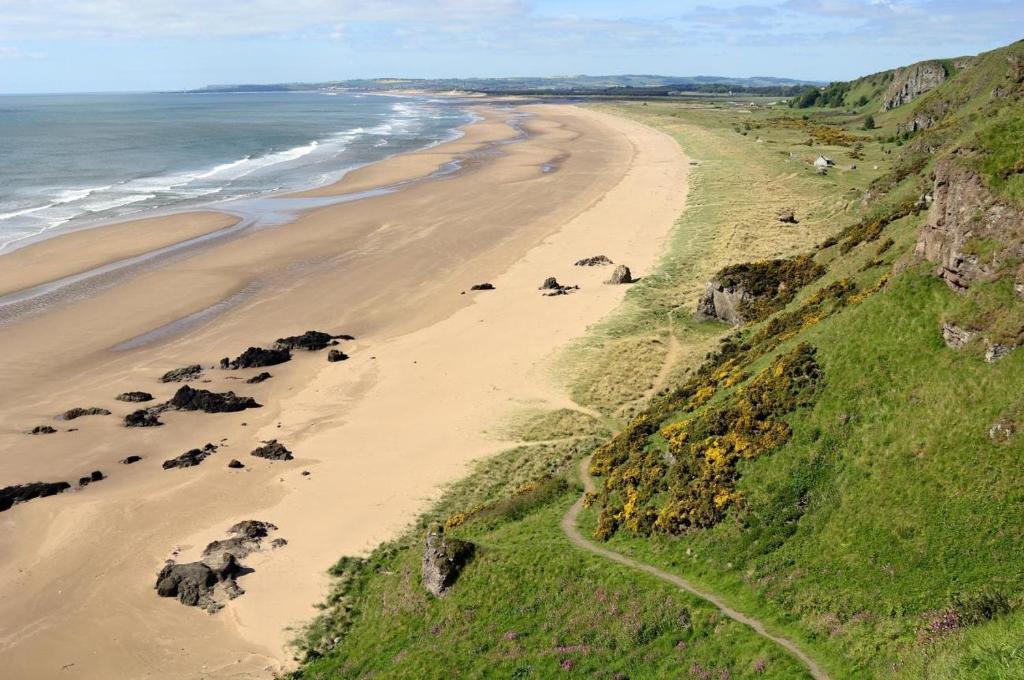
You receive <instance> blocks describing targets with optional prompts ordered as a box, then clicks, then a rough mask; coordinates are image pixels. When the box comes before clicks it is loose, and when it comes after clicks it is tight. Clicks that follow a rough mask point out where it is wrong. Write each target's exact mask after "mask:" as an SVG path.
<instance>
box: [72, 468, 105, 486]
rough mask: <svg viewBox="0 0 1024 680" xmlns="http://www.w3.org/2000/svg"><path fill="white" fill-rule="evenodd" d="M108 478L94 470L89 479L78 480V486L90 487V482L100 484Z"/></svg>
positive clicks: (81, 478)
mask: <svg viewBox="0 0 1024 680" xmlns="http://www.w3.org/2000/svg"><path fill="white" fill-rule="evenodd" d="M106 478H107V476H106V475H105V474H103V473H102V472H101V471H100V470H93V471H92V472H90V473H89V476H88V477H80V478H79V479H78V486H88V485H89V483H90V482H99V481H102V480H104V479H106Z"/></svg>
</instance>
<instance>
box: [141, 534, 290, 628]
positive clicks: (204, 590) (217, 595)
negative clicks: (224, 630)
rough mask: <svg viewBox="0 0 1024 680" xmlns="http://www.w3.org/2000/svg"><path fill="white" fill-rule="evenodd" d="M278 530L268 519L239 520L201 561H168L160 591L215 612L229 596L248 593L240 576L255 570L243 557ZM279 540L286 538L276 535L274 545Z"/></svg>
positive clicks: (158, 583) (158, 581)
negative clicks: (249, 566)
mask: <svg viewBox="0 0 1024 680" xmlns="http://www.w3.org/2000/svg"><path fill="white" fill-rule="evenodd" d="M276 530H277V527H276V526H274V525H273V524H270V523H268V522H259V521H255V520H246V521H245V522H239V523H238V524H236V525H235V526H233V527H231V528H230V529H229V530H228V534H230V538H228V539H225V540H220V541H213V542H212V543H210V544H209V545H207V546H206V549H205V550H203V554H202V556H201V557H200V559H199V560H198V561H196V562H188V563H186V564H175V563H174V562H172V561H168V563H167V564H165V565H164V567H163V569H161V570H160V573H159V574H157V577H156V592H157V595H159V596H160V597H175V598H177V599H178V601H179V602H181V603H182V604H184V605H187V606H190V607H201V608H203V609H205V610H206V611H208V612H209V613H211V614H213V613H215V612H216V611H218V610H219V609H221V608H222V607H223V606H224V604H223V602H224V600H225V599H234V598H236V597H238V596H239V595H243V594H244V593H245V591H244V590H243V589H242V588H241V587H240V586H239V585H238V581H237V579H238V577H239V576H243V575H245V574H247V573H250V572H251V571H252V570H251V569H247V568H246V567H245V566H244V565H243V564H242V563H241V562H239V560H240V559H242V558H244V557H245V556H246V555H249V554H251V553H253V552H255V551H257V550H259V549H260V548H261V547H262V542H263V539H265V538H266V537H267V536H268V535H269V534H270V533H271V532H272V531H276ZM277 541H284V539H275V542H274V547H278V546H277V545H276V543H277Z"/></svg>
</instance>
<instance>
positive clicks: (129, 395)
mask: <svg viewBox="0 0 1024 680" xmlns="http://www.w3.org/2000/svg"><path fill="white" fill-rule="evenodd" d="M114 398H115V399H117V400H118V401H127V402H143V401H153V395H152V394H150V393H149V392H122V393H121V394H119V395H117V396H116V397H114Z"/></svg>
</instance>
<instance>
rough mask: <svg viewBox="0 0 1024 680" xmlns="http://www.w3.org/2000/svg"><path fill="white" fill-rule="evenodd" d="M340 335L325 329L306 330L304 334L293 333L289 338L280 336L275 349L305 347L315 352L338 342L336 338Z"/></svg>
mask: <svg viewBox="0 0 1024 680" xmlns="http://www.w3.org/2000/svg"><path fill="white" fill-rule="evenodd" d="M337 337H338V336H336V335H331V334H330V333H324V332H323V331H306V332H305V333H303V334H302V335H291V336H288V337H287V338H278V339H277V340H276V341H275V342H274V348H275V349H289V350H292V349H295V350H297V349H304V350H307V351H310V352H315V351H318V350H321V349H324V348H325V347H327V346H328V345H331V344H332V343H333V344H337V343H335V342H334V341H335V339H336V338H337Z"/></svg>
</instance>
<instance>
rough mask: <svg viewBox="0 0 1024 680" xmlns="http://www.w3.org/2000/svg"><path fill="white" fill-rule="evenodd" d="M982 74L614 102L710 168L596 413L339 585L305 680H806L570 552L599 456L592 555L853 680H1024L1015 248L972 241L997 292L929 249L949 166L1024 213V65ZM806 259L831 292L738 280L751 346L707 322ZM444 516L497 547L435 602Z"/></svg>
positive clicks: (535, 428)
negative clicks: (755, 623)
mask: <svg viewBox="0 0 1024 680" xmlns="http://www.w3.org/2000/svg"><path fill="white" fill-rule="evenodd" d="M958 64H959V65H961V66H962V65H963V64H964V62H963V61H962V60H957V61H956V62H955V63H954V62H950V77H949V78H948V79H947V80H946V81H945V82H944V83H943V84H942V85H940V86H938V87H936V88H935V89H933V90H932V91H930V92H928V93H926V94H924V95H922V96H920V97H917V98H916V99H915V100H914V101H912V102H910V103H907V104H904V105H902V106H899V107H897V108H894V109H893V110H891V111H887V112H884V113H883V112H881V111H880V108H878V107H879V102H880V97H881V96H882V93H883V90H884V89H885V88H886V87H888V83H884V82H883V81H884V80H885V74H876V76H869V77H868V78H866V79H861V80H859V81H855V82H854V83H851V84H849V85H848V86H847V87H846V94H845V95H844V96H845V97H850V96H856V97H857V99H855V100H854V101H855V102H857V101H858V100H859V99H860V98H861V97H862V96H863V97H864V98H866V99H868V102H867V103H863V102H862V103H860V104H859V105H854V106H847V105H846V104H844V105H842V106H839V107H824V108H823V107H811V108H808V109H805V110H802V111H794V110H793V109H790V108H789V107H781V108H760V107H746V108H741V107H725V106H698V105H681V104H672V103H652V104H651V105H649V106H640V105H638V104H624V105H621V106H617V107H613V108H614V110H615V111H616V112H618V113H619V114H621V115H626V116H631V117H634V118H637V119H638V120H642V121H644V122H646V123H648V124H650V125H653V126H656V127H659V128H661V129H663V130H665V131H667V132H669V133H670V134H672V135H674V136H675V137H676V139H677V140H678V141H679V143H680V144H681V145H682V146H683V148H684V150H685V151H686V152H687V153H688V154H689V155H690V156H691V157H692V158H693V159H694V162H695V163H697V164H698V165H695V166H694V177H693V180H692V184H691V189H690V191H691V194H690V201H689V208H688V210H687V212H686V213H685V214H684V215H683V216H682V218H681V220H680V223H679V224H678V225H677V228H676V230H675V234H674V237H673V240H672V243H671V245H670V249H669V252H668V253H667V255H666V257H665V259H664V261H663V263H662V264H661V266H660V268H659V270H658V271H657V272H656V273H654V274H652V275H651V276H648V277H645V279H644V280H643V281H642V282H641V283H640V284H638V285H637V286H636V287H635V288H633V289H632V290H631V292H630V294H629V296H628V297H627V303H626V305H625V307H624V309H623V310H622V311H621V312H620V313H619V314H617V315H616V316H615V317H614V318H612V319H610V320H609V321H607V322H606V323H605V324H603V325H602V326H601V327H600V328H598V329H596V330H595V332H594V333H593V334H592V335H591V336H590V337H589V338H587V339H586V340H585V341H583V342H581V343H579V344H578V345H577V346H575V347H574V348H572V350H571V351H570V352H568V353H567V355H566V357H565V360H564V362H563V372H562V374H561V375H560V379H561V380H563V381H564V382H565V383H566V386H567V388H568V389H569V392H570V393H571V395H572V397H573V399H575V401H576V402H577V403H578V404H579V405H580V409H579V411H577V412H575V413H572V412H569V413H567V412H564V411H562V412H556V413H553V414H548V415H545V414H540V415H538V414H535V413H532V414H524V417H523V419H522V420H521V422H517V423H514V424H512V425H510V432H511V433H512V434H513V435H514V436H515V437H517V438H518V439H519V440H520V441H522V442H523V444H522V445H521V446H518V447H516V448H514V449H512V450H510V451H509V452H507V453H505V454H503V455H501V456H498V457H496V458H494V459H491V460H489V461H487V462H486V463H484V464H483V465H482V466H481V467H480V468H479V469H478V470H477V471H476V472H475V473H474V474H473V475H472V476H471V477H470V478H468V479H467V480H465V481H464V482H461V483H459V484H457V485H455V486H454V487H452V488H451V489H450V490H449V491H448V492H447V493H446V494H445V496H444V497H443V499H442V500H441V501H440V502H439V503H438V505H437V506H436V507H435V508H434V510H432V511H431V513H429V514H428V516H425V517H424V518H421V520H420V522H419V524H418V525H417V526H416V527H413V528H411V529H410V531H409V533H408V534H407V535H406V536H405V537H404V538H402V539H401V540H400V541H398V542H397V543H395V544H391V545H388V546H384V547H382V548H380V549H379V550H378V551H376V552H375V553H374V555H372V556H371V557H370V558H368V559H366V560H353V559H345V560H343V561H342V562H341V563H339V566H338V568H337V571H338V575H339V580H338V586H337V590H336V592H335V593H334V594H333V595H332V598H331V600H330V602H329V603H328V605H327V608H326V609H325V613H324V615H323V616H322V617H321V618H320V619H319V620H318V621H317V622H315V623H314V624H313V625H312V626H311V628H310V630H309V631H308V632H307V635H306V637H305V638H304V641H303V642H302V643H301V644H300V646H299V648H300V650H307V651H306V653H308V655H309V659H310V661H309V663H307V664H306V665H305V666H303V668H302V670H301V671H299V673H298V674H297V676H298V677H305V678H327V677H331V678H335V677H369V676H371V675H372V676H373V677H441V676H444V677H450V676H451V675H456V676H461V677H483V676H486V677H551V676H555V675H567V676H571V675H573V674H575V675H578V676H580V677H607V678H627V677H628V678H647V677H651V678H654V677H666V676H680V677H704V678H719V677H722V678H725V677H731V678H740V677H779V678H783V677H784V678H792V677H801V673H802V672H803V670H802V668H801V666H800V665H799V664H798V663H797V662H796V661H795V660H794V659H792V658H790V657H788V656H786V655H785V654H784V653H782V651H781V650H779V649H778V648H776V647H774V646H773V645H772V644H771V643H769V642H767V641H765V640H763V639H762V638H759V637H757V636H755V635H754V634H753V632H752V631H750V630H749V629H746V628H745V627H742V626H739V625H738V624H735V623H733V622H730V621H727V620H725V619H723V618H721V616H720V615H718V614H717V613H716V612H715V610H714V609H713V608H710V607H709V606H708V605H702V604H701V603H700V602H698V601H695V600H694V599H692V598H690V597H688V596H685V595H684V594H682V593H680V592H679V591H676V590H674V589H672V588H670V587H668V586H665V585H663V584H661V583H660V582H658V581H654V580H653V579H651V578H649V577H647V576H643V575H637V574H634V573H631V572H628V571H625V570H623V568H621V567H618V566H615V565H613V564H611V563H607V562H604V561H602V560H601V559H600V558H598V557H595V556H591V555H589V554H585V553H581V552H577V551H575V550H574V549H573V548H572V547H571V546H570V545H569V543H568V542H567V541H566V539H565V537H564V535H563V534H562V533H561V531H560V528H559V521H560V518H561V516H562V515H563V513H564V511H565V510H566V509H567V507H568V505H569V504H570V503H571V500H572V499H573V498H574V497H575V496H576V495H578V493H579V489H578V487H576V485H575V481H574V480H573V478H572V475H571V470H572V469H573V468H574V465H575V463H576V461H578V460H579V459H580V458H582V457H584V456H586V455H591V454H592V455H593V458H592V461H591V470H592V472H593V473H595V474H598V475H600V477H599V479H598V481H599V484H600V490H599V492H598V493H597V494H595V495H593V496H590V497H589V498H588V499H587V500H588V506H589V507H588V509H587V510H586V511H585V513H584V515H583V517H582V520H581V522H582V526H583V528H584V529H585V530H586V531H587V532H588V533H589V534H590V535H593V536H595V540H598V541H602V542H605V544H606V545H607V546H608V547H611V548H612V549H614V550H616V551H618V552H621V553H623V554H626V555H629V556H631V557H634V558H636V559H639V560H642V561H644V562H646V563H648V564H652V565H656V566H658V567H661V568H663V569H665V570H668V571H670V572H673V573H676V574H679V575H681V576H684V577H687V578H689V579H691V580H692V581H694V582H696V583H698V584H699V585H701V586H702V587H703V588H705V589H706V590H710V591H713V592H716V593H718V594H720V595H721V596H722V597H723V598H724V599H725V600H726V601H728V602H729V603H730V604H731V605H732V606H733V607H734V608H736V609H739V610H740V611H744V612H747V613H748V614H752V615H755V616H757V617H759V618H761V619H762V620H764V621H766V622H767V623H768V624H769V626H770V627H772V628H773V629H775V630H777V631H781V632H784V633H785V634H787V635H788V636H790V637H791V639H794V640H796V641H798V642H799V643H800V644H801V646H802V647H803V648H804V649H805V650H807V651H808V652H810V653H811V654H812V655H813V656H814V657H815V658H817V659H818V660H819V661H820V662H821V663H822V664H823V665H824V666H825V667H826V668H828V670H829V673H830V676H831V677H833V678H872V677H877V678H883V677H886V678H887V677H900V678H908V679H909V678H933V679H936V680H938V679H943V680H944V679H954V678H957V679H959V678H1019V677H1024V643H1022V642H1021V639H1022V638H1021V632H1022V630H1024V623H1022V622H1024V614H1022V613H1021V610H1020V606H1021V592H1022V589H1024V563H1022V562H1021V561H1020V560H1019V558H1018V556H1019V555H1020V550H1021V547H1022V546H1024V466H1022V465H1021V463H1022V454H1024V442H1022V439H1021V437H1020V436H1019V435H1018V434H1017V430H1018V429H1020V428H1021V426H1020V425H1019V424H1018V423H1019V422H1020V421H1021V418H1024V396H1021V393H1020V390H1019V387H1018V386H1019V385H1020V384H1021V380H1022V378H1024V353H1022V352H1021V351H1011V352H1009V354H1008V355H1007V356H1005V357H1004V358H1002V359H1001V360H999V361H995V362H991V363H990V362H986V361H985V359H984V358H983V356H982V355H983V354H984V352H985V343H986V342H991V338H993V337H996V336H997V335H998V337H999V338H1000V339H1004V338H1008V340H1006V341H1007V342H1010V343H1013V344H1016V342H1018V338H1021V337H1024V302H1022V301H1021V300H1020V299H1019V297H1018V295H1019V294H1018V293H1015V292H1014V283H1015V281H1016V278H1015V277H1016V276H1017V269H1018V267H1019V266H1020V264H1021V262H1019V261H1018V260H1016V259H1015V258H1013V257H1009V256H1005V253H1006V252H1009V251H1010V250H1013V249H1014V248H1015V247H1016V246H1018V245H1019V244H1015V243H1010V242H1008V241H1007V240H1008V239H1011V238H1016V235H1015V234H1006V235H1005V238H1003V240H1000V238H1001V236H1000V234H999V233H998V232H996V233H995V235H994V236H991V235H990V236H987V237H986V238H985V239H976V241H977V242H972V243H970V244H965V245H964V248H965V250H964V255H965V256H966V257H967V258H968V259H970V260H971V261H972V262H977V263H979V266H980V267H981V270H982V271H983V272H984V274H985V275H984V278H982V279H979V280H977V281H973V282H972V283H971V284H970V286H969V288H968V289H967V290H966V291H964V292H960V293H958V292H954V290H952V289H951V288H950V287H949V286H947V285H946V283H944V282H943V281H942V280H940V279H939V278H938V277H937V276H936V275H935V265H936V263H934V262H928V261H924V260H923V259H922V258H921V256H920V253H919V249H918V248H917V243H918V239H919V234H920V233H921V229H922V226H923V225H924V224H925V222H926V221H927V220H928V219H929V215H928V209H927V205H928V201H926V200H925V199H924V198H923V196H924V195H925V194H929V195H931V194H933V193H935V189H936V188H935V187H934V186H933V185H934V181H935V176H936V172H937V171H938V169H939V167H940V164H942V163H954V164H957V166H958V167H964V168H966V169H968V170H969V171H970V172H972V173H976V175H977V177H978V178H979V180H978V181H979V183H980V184H979V186H980V187H981V188H980V189H977V190H976V191H980V192H982V194H983V198H984V199H985V202H984V203H983V205H985V206H987V207H986V210H987V211H989V213H991V210H996V211H998V212H997V213H996V214H998V215H1000V216H1002V217H1003V218H1007V219H1012V216H1013V215H1014V214H1015V213H1014V211H1015V210H1017V209H1018V208H1019V207H1024V200H1022V198H1024V185H1022V182H1024V179H1022V176H1024V148H1022V147H1021V144H1022V142H1021V139H1022V136H1021V134H1020V132H1021V131H1022V130H1024V86H1022V81H1024V72H1018V68H1019V66H1020V65H1021V64H1024V45H1022V44H1020V43H1018V44H1015V45H1012V46H1010V47H1008V48H1005V49H1003V50H998V51H996V52H993V53H989V54H986V55H981V56H980V57H979V58H977V59H975V60H972V61H971V62H970V65H969V66H966V67H962V68H961V67H960V66H958ZM1018 76H1019V77H1018ZM872 107H875V108H872ZM922 111H924V112H928V115H929V116H930V117H931V118H933V120H932V121H931V122H930V124H929V125H928V126H927V127H926V128H925V129H923V130H922V129H915V130H914V131H912V132H909V133H907V132H905V131H906V128H905V127H901V126H903V125H905V123H906V122H907V121H908V120H911V119H913V117H914V116H916V115H917V114H918V113H921V112H922ZM870 112H877V116H878V118H879V123H880V129H877V130H864V129H863V127H864V126H863V121H864V117H865V115H866V114H867V113H870ZM898 130H899V133H898V134H897V131H898ZM818 154H825V155H828V156H830V157H832V158H833V159H834V160H835V162H836V166H835V167H834V168H833V169H831V170H830V171H829V173H828V174H827V175H824V176H822V175H818V174H816V172H815V171H814V169H813V166H812V165H811V163H812V161H813V160H814V158H815V157H816V156H817V155H818ZM786 207H791V208H793V209H795V211H796V215H797V219H798V222H797V224H784V223H780V222H779V221H778V219H777V218H776V215H777V214H778V211H779V210H780V209H782V208H786ZM989 213H986V214H989ZM966 219H967V220H968V222H967V224H968V225H969V224H970V222H969V220H970V219H971V218H970V216H967V218H966ZM977 219H979V220H980V219H982V217H981V216H979V217H977ZM997 223H998V220H997ZM986 233H988V232H986ZM801 253H802V254H805V255H807V256H808V257H809V258H811V259H810V260H807V261H806V262H809V263H810V264H812V265H814V267H813V268H809V266H804V265H800V266H794V265H793V264H792V262H797V261H794V260H787V261H786V262H782V263H779V264H761V265H758V266H756V267H745V268H732V269H728V270H726V271H727V272H730V276H732V277H733V279H735V280H734V281H733V282H734V283H736V282H738V285H741V284H744V281H745V282H746V283H745V285H747V286H748V287H749V288H750V289H751V290H753V289H755V288H756V289H757V290H759V291H760V292H761V293H762V295H761V297H759V298H758V299H757V301H756V302H757V304H755V305H753V306H751V307H750V310H751V311H752V313H751V316H752V317H753V318H754V319H755V321H754V322H752V323H748V324H747V325H746V326H744V327H742V328H740V329H738V330H735V331H734V330H732V329H730V328H729V327H727V326H724V325H722V324H718V323H714V322H707V321H696V320H695V319H694V317H693V310H694V309H695V305H696V301H697V299H698V297H700V295H701V293H702V291H703V284H704V282H706V281H707V280H709V279H712V278H715V276H716V272H719V270H722V269H723V268H724V267H726V266H727V265H733V264H738V263H740V262H743V261H744V259H752V260H755V261H763V260H767V259H773V258H790V257H792V256H794V255H799V254H801ZM800 262H804V261H800ZM992 262H995V263H996V264H998V266H996V265H992V266H988V265H987V263H988V264H991V263H992ZM737 272H738V273H737ZM809 274H810V275H809ZM743 277H747V278H746V279H743ZM765 277H769V278H765ZM772 277H774V278H772ZM733 279H730V280H733ZM765 280H771V281H772V282H773V283H772V286H771V288H772V289H773V290H769V288H768V287H766V286H764V285H760V286H758V285H755V284H757V283H758V282H759V281H760V282H762V283H763V282H764V281H765ZM780 280H781V281H782V282H783V283H784V284H785V285H782V286H780V285H779V284H778V281H780ZM951 318H955V319H956V320H958V321H960V320H962V319H972V320H973V321H974V322H975V323H974V325H973V326H969V327H970V328H972V329H977V330H976V337H975V338H974V340H972V341H971V342H969V343H968V344H967V345H966V346H965V347H964V348H963V349H960V350H956V349H952V348H950V347H948V346H947V345H946V344H945V343H944V341H943V335H942V324H943V323H944V322H946V321H948V320H949V319H951ZM964 323H966V322H964ZM996 425H998V427H996V428H995V429H993V427H994V426H996ZM605 430H612V431H614V432H617V433H618V434H616V435H614V436H611V437H609V436H608V435H607V434H605ZM506 436H510V435H509V434H508V433H506ZM566 479H567V480H568V483H566V482H565V481H561V480H566ZM435 520H436V521H442V522H444V521H448V523H449V526H450V527H451V529H450V533H451V534H452V535H455V536H458V537H460V538H466V539H468V540H471V541H473V542H474V543H476V544H477V545H478V546H479V550H480V552H479V554H478V556H477V558H476V559H474V561H473V562H471V563H470V564H469V566H468V567H467V569H466V572H465V574H464V575H463V576H462V577H461V578H460V580H459V581H458V582H457V584H456V586H455V587H454V589H453V590H452V592H451V594H450V595H449V596H447V597H445V598H443V599H440V600H438V599H434V598H431V597H428V596H427V595H426V594H425V593H424V592H423V591H422V590H421V589H420V588H419V587H418V578H419V572H418V564H419V559H420V554H421V545H422V538H423V531H424V528H425V526H426V523H427V522H429V521H435ZM684 610H685V612H686V616H683V615H682V612H683V611H684ZM308 650H311V651H308Z"/></svg>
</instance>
